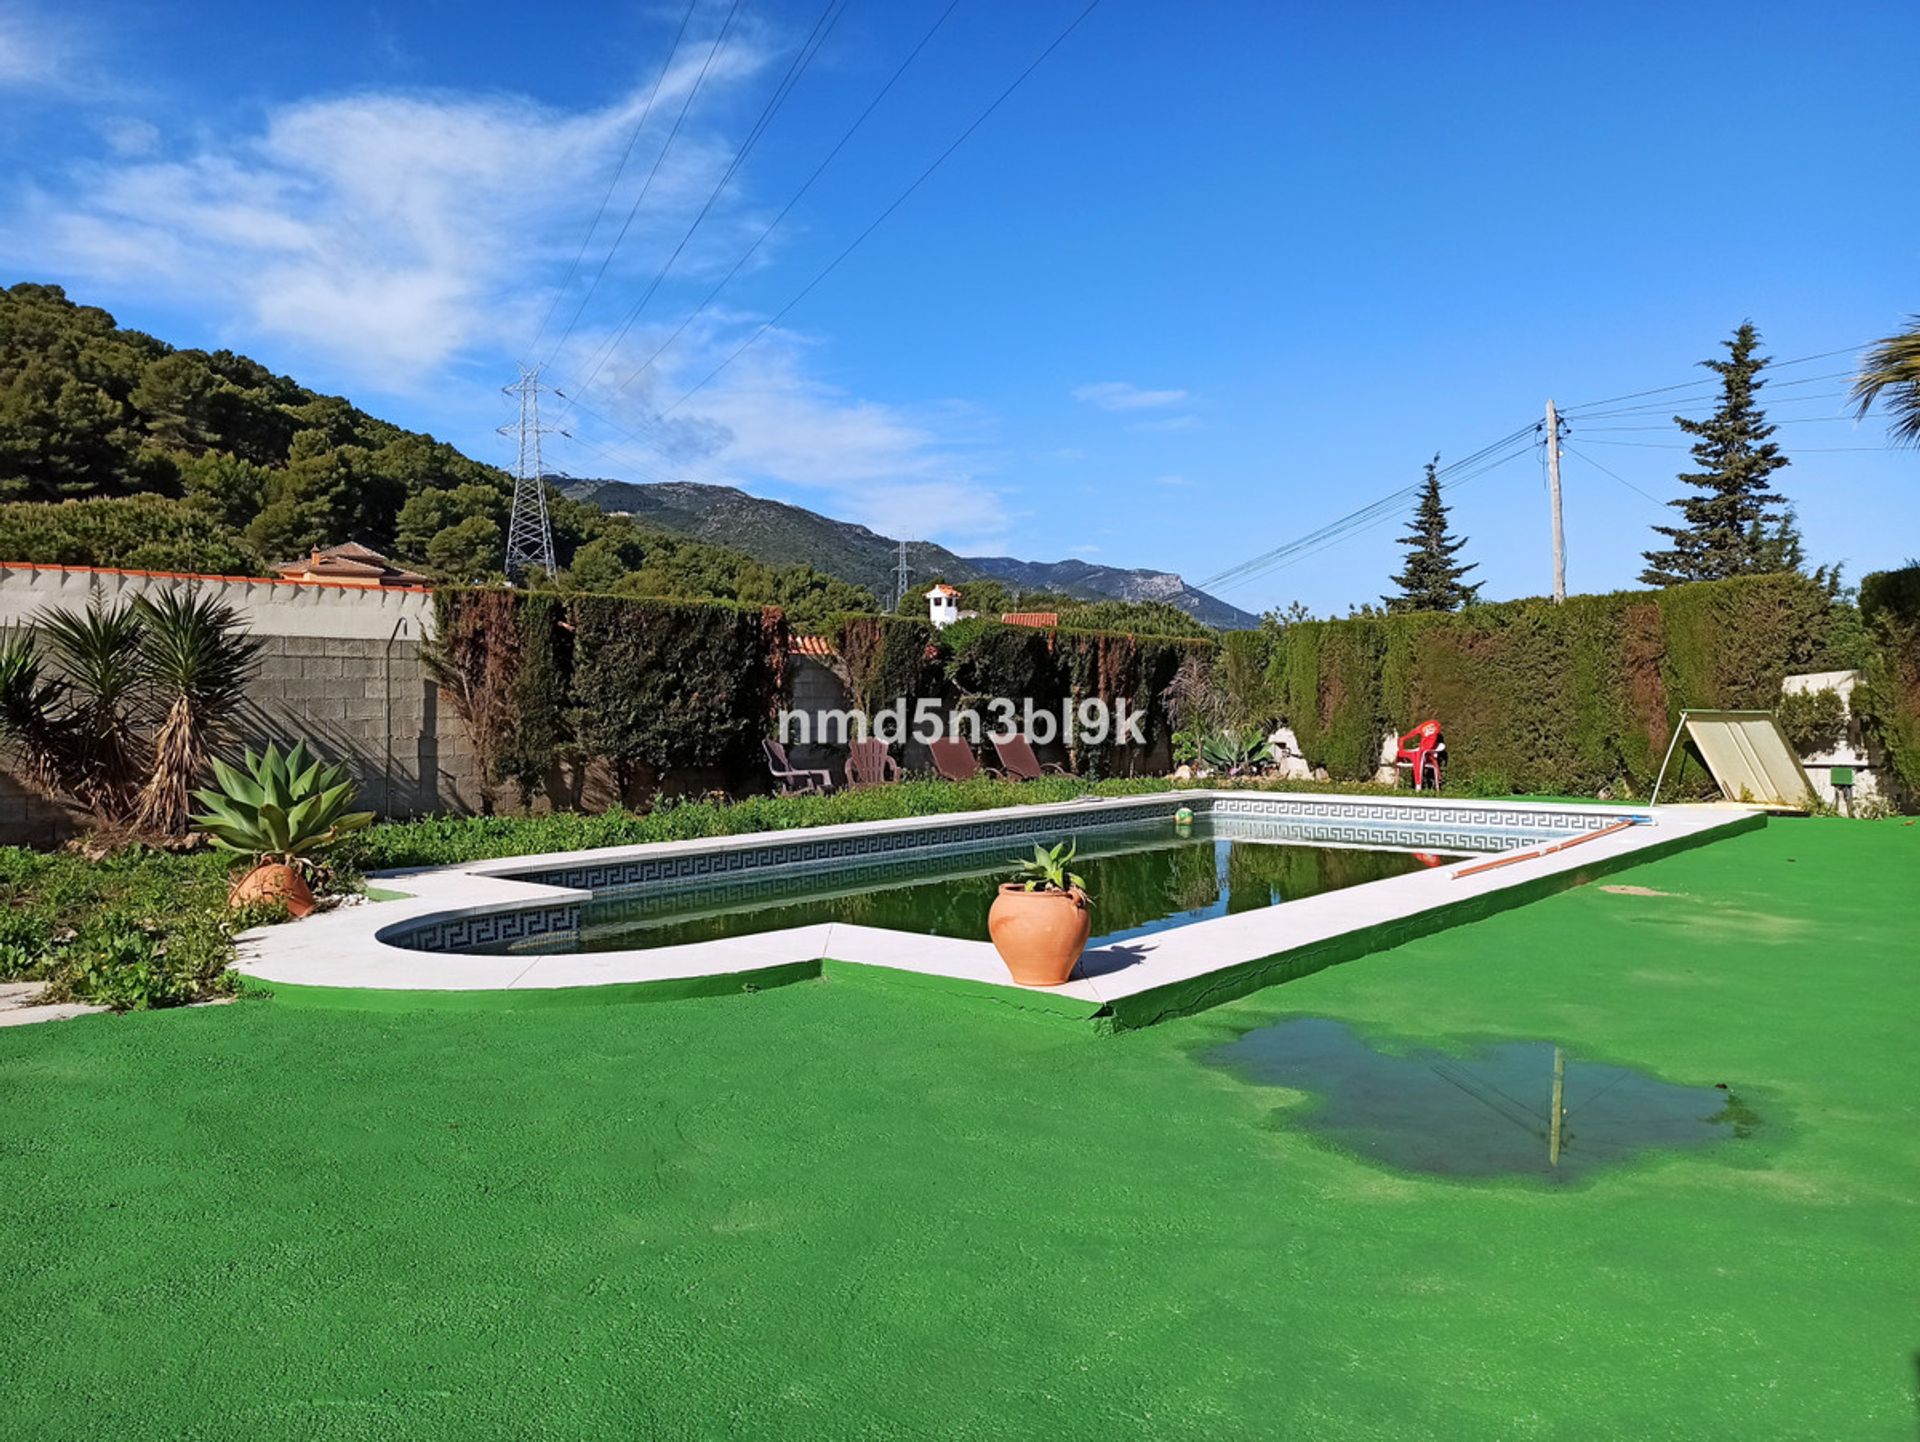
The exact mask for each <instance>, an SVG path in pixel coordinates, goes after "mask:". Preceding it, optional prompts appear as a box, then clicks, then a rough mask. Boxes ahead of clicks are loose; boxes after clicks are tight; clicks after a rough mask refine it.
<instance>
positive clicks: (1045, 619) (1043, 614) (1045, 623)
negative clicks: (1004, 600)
mask: <svg viewBox="0 0 1920 1442" xmlns="http://www.w3.org/2000/svg"><path fill="white" fill-rule="evenodd" d="M1000 619H1001V620H1002V621H1004V622H1005V623H1006V624H1007V625H1009V626H1039V627H1042V628H1046V627H1052V626H1058V625H1059V624H1060V613H1059V612H1058V611H1008V612H1007V613H1006V614H1005V615H1003V616H1002V617H1001V618H1000Z"/></svg>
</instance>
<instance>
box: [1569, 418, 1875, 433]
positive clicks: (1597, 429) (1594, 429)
mask: <svg viewBox="0 0 1920 1442" xmlns="http://www.w3.org/2000/svg"><path fill="white" fill-rule="evenodd" d="M1687 419H1689V420H1694V419H1704V417H1693V416H1689V417H1687ZM1842 422H1844V423H1845V424H1847V425H1858V424H1859V422H1858V421H1857V420H1855V419H1854V418H1853V417H1852V416H1769V417H1768V418H1767V422H1766V423H1767V424H1768V425H1770V426H1830V425H1835V424H1838V423H1842ZM1574 429H1575V430H1576V432H1577V433H1578V434H1580V435H1583V436H1584V435H1595V434H1601V433H1604V432H1607V431H1664V432H1666V433H1667V434H1669V435H1671V434H1672V433H1673V426H1672V425H1671V424H1669V425H1664V426H1654V425H1647V426H1577V427H1575V428H1574Z"/></svg>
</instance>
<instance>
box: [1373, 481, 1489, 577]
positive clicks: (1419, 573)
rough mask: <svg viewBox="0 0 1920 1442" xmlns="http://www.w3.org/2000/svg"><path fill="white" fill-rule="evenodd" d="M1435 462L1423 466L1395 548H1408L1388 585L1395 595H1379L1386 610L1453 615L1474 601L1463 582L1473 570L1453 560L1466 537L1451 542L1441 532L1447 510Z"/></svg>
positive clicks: (1450, 539) (1445, 526)
mask: <svg viewBox="0 0 1920 1442" xmlns="http://www.w3.org/2000/svg"><path fill="white" fill-rule="evenodd" d="M1439 465H1440V457H1438V456H1435V457H1434V458H1433V459H1432V460H1430V461H1428V462H1427V479H1426V484H1425V485H1423V486H1422V487H1421V488H1420V500H1419V503H1418V504H1417V505H1416V506H1415V507H1414V510H1413V521H1412V523H1411V524H1410V525H1409V526H1408V527H1407V534H1406V535H1404V536H1402V537H1400V538H1399V539H1400V544H1401V545H1403V546H1407V547H1410V548H1411V549H1410V550H1409V551H1408V554H1407V563H1406V565H1405V567H1403V568H1402V570H1401V572H1400V574H1399V575H1397V576H1395V577H1394V578H1393V584H1394V585H1396V586H1398V587H1399V588H1400V593H1399V594H1398V595H1397V596H1382V597H1381V598H1380V599H1381V600H1382V601H1384V602H1386V606H1387V610H1389V611H1395V612H1398V611H1457V610H1459V609H1460V608H1461V607H1462V606H1465V605H1468V604H1470V603H1471V602H1473V601H1475V600H1477V599H1478V598H1479V595H1480V586H1479V584H1478V583H1477V582H1476V583H1475V584H1473V585H1471V586H1469V585H1467V584H1466V582H1465V580H1464V579H1463V578H1464V577H1465V576H1466V574H1467V572H1469V571H1471V570H1472V569H1473V568H1474V567H1473V565H1472V564H1468V565H1465V566H1462V565H1460V564H1459V563H1458V562H1457V561H1455V560H1454V557H1455V556H1456V555H1458V554H1459V551H1460V548H1461V547H1462V546H1464V545H1466V543H1467V541H1466V537H1464V536H1462V537H1460V538H1459V539H1458V540H1456V539H1455V538H1454V537H1453V536H1451V535H1449V534H1448V532H1447V505H1446V502H1445V501H1443V500H1441V499H1440V475H1439V469H1438V468H1439Z"/></svg>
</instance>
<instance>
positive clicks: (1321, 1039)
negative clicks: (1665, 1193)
mask: <svg viewBox="0 0 1920 1442" xmlns="http://www.w3.org/2000/svg"><path fill="white" fill-rule="evenodd" d="M1553 1056H1554V1047H1553V1044H1552V1043H1551V1042H1502V1043H1499V1044H1497V1045H1494V1046H1490V1047H1487V1048H1485V1049H1483V1050H1481V1051H1478V1052H1474V1053H1471V1054H1467V1055H1456V1054H1453V1053H1449V1052H1442V1051H1436V1050H1421V1051H1410V1052H1405V1053H1392V1052H1383V1051H1377V1050H1375V1049H1374V1048H1373V1047H1371V1046H1369V1045H1368V1044H1367V1042H1366V1040H1365V1039H1364V1038H1363V1037H1361V1036H1360V1035H1359V1034H1358V1033H1357V1032H1355V1031H1354V1030H1353V1029H1352V1028H1351V1027H1348V1026H1346V1025H1345V1024H1344V1023H1341V1022H1337V1021H1332V1020H1329V1019H1327V1018H1324V1017H1297V1018H1294V1019H1292V1020H1289V1021H1284V1022H1281V1023H1279V1024H1278V1025H1276V1026H1267V1027H1261V1028H1259V1029H1258V1030H1256V1031H1250V1032H1248V1033H1247V1034H1246V1035H1244V1036H1242V1037H1240V1038H1239V1039H1238V1040H1236V1041H1233V1042H1229V1043H1228V1044H1227V1045H1225V1046H1220V1047H1215V1048H1214V1049H1212V1050H1211V1051H1209V1052H1207V1053H1206V1054H1205V1057H1204V1058H1203V1059H1204V1060H1205V1061H1206V1062H1207V1063H1208V1064H1209V1065H1213V1066H1220V1067H1225V1068H1227V1069H1228V1070H1231V1071H1233V1072H1235V1073H1236V1074H1238V1075H1239V1076H1241V1077H1243V1078H1245V1079H1246V1080H1248V1081H1251V1082H1256V1083H1259V1084H1262V1085H1266V1086H1284V1087H1292V1088H1294V1089H1296V1090H1299V1091H1304V1092H1307V1093H1309V1094H1310V1100H1309V1101H1308V1102H1307V1103H1305V1104H1304V1105H1302V1106H1300V1107H1298V1108H1290V1109H1288V1110H1287V1111H1286V1112H1285V1113H1284V1114H1283V1116H1282V1119H1281V1120H1282V1124H1283V1125H1285V1126H1289V1127H1299V1128H1302V1129H1304V1130H1306V1131H1309V1132H1312V1133H1313V1134H1315V1135H1316V1136H1320V1137H1323V1138H1325V1139H1326V1140H1327V1141H1330V1142H1333V1143H1335V1144H1337V1145H1339V1146H1341V1147H1344V1148H1346V1149H1347V1150H1349V1151H1352V1152H1357V1153H1358V1154H1359V1155H1361V1156H1363V1157H1366V1158H1367V1159H1368V1160H1370V1161H1374V1162H1378V1163H1380V1164H1381V1165H1382V1166H1389V1167H1395V1168H1398V1169H1401V1170H1403V1171H1416V1172H1431V1173H1435V1174H1437V1175H1440V1176H1450V1177H1502V1176H1523V1175H1526V1176H1539V1177H1542V1178H1545V1179H1548V1180H1552V1181H1562V1182H1564V1181H1570V1180H1573V1179H1575V1178H1578V1177H1580V1176H1583V1175H1585V1174H1586V1173H1588V1172H1590V1171H1593V1170H1595V1169H1596V1168H1601V1167H1605V1166H1607V1165H1609V1164H1611V1163H1616V1162H1622V1161H1627V1160H1630V1159H1632V1158H1634V1157H1636V1156H1638V1155H1640V1154H1641V1153H1643V1152H1645V1151H1648V1150H1650V1149H1654V1148H1664V1147H1701V1146H1711V1145H1713V1144H1714V1143H1717V1142H1721V1141H1725V1140H1727V1139H1729V1138H1732V1137H1744V1136H1747V1135H1749V1134H1750V1133H1751V1132H1752V1130H1753V1128H1754V1126H1755V1124H1756V1122H1757V1118H1756V1117H1755V1116H1754V1114H1753V1112H1752V1111H1751V1110H1750V1109H1749V1108H1748V1107H1747V1106H1746V1105H1745V1104H1744V1103H1742V1102H1741V1100H1740V1098H1739V1097H1738V1096H1737V1095H1736V1094H1735V1093H1734V1092H1732V1091H1730V1090H1725V1089H1722V1088H1720V1087H1718V1086H1705V1087H1688V1086H1676V1085H1675V1084H1674V1083H1672V1082H1665V1081H1661V1080H1660V1079H1659V1078H1657V1077H1654V1076H1650V1075H1648V1074H1647V1073H1645V1072H1642V1071H1635V1070H1633V1069H1632V1068H1630V1067H1620V1066H1608V1065H1605V1064H1603V1063H1600V1062H1589V1061H1582V1060H1580V1059H1579V1058H1578V1057H1573V1056H1569V1057H1567V1058H1566V1062H1565V1065H1566V1079H1565V1098H1564V1102H1563V1108H1564V1115H1563V1121H1562V1127H1561V1140H1560V1159H1559V1164H1558V1165H1557V1166H1556V1165H1554V1164H1553V1163H1552V1162H1551V1161H1550V1160H1549V1158H1548V1150H1549V1137H1548V1134H1549V1119H1550V1117H1551V1115H1552V1105H1553V1102H1552V1097H1553Z"/></svg>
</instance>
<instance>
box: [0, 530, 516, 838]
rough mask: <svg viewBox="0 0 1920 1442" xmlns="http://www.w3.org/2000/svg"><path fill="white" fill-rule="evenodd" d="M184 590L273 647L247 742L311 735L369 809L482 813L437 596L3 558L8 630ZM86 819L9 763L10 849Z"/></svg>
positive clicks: (252, 697)
mask: <svg viewBox="0 0 1920 1442" xmlns="http://www.w3.org/2000/svg"><path fill="white" fill-rule="evenodd" d="M181 587H194V588H198V589H201V590H211V591H214V592H216V593H217V594H218V595H219V597H220V599H221V600H222V601H224V602H226V603H227V604H229V605H231V606H233V607H234V608H235V609H236V610H237V611H238V612H239V613H240V616H241V618H242V620H243V622H244V623H245V624H246V626H247V629H248V631H249V633H250V634H251V635H253V636H255V637H256V638H257V639H259V640H260V642H261V643H262V644H261V648H260V668H259V672H258V674H257V675H256V677H255V679H254V681H253V684H252V685H251V686H250V687H249V688H248V690H247V695H246V699H245V701H244V703H243V704H242V706H241V708H240V710H239V712H238V714H236V715H235V716H233V717H232V718H230V719H231V721H232V724H233V727H234V731H235V735H236V737H237V740H238V742H239V744H241V745H251V746H254V747H256V748H257V747H260V746H264V745H265V744H266V743H267V742H269V741H273V742H277V743H280V744H282V745H285V744H287V743H288V742H291V741H294V740H300V739H304V740H305V741H306V742H307V744H308V746H309V748H310V749H312V750H313V751H314V752H316V753H317V754H319V755H321V756H324V757H325V758H326V759H327V760H329V761H338V762H342V763H344V764H345V765H346V766H347V768H348V770H349V771H350V772H351V774H352V775H353V777H354V779H355V780H356V781H357V782H358V783H359V786H360V797H361V800H362V803H363V804H364V805H366V806H367V807H369V808H371V809H373V810H377V811H379V812H381V813H383V814H385V815H389V816H415V815H422V814H426V813H429V812H435V811H462V810H469V809H472V808H473V807H474V806H475V805H477V802H478V797H479V787H478V784H477V783H478V780H479V776H478V769H477V767H476V766H475V765H474V758H473V750H472V747H471V745H470V744H469V743H468V742H467V739H466V736H465V734H464V733H463V731H462V729H461V727H460V724H459V720H458V718H457V717H455V716H453V715H452V714H451V712H450V710H449V709H448V708H446V707H445V706H443V705H442V704H441V698H440V695H439V691H438V688H437V687H435V686H434V684H433V682H432V680H431V679H430V678H429V676H428V674H427V669H426V664H425V662H424V660H423V659H422V657H421V653H420V647H421V642H422V641H423V640H425V639H426V638H427V636H428V635H429V633H430V630H431V627H432V623H433V599H432V596H431V595H430V594H429V593H428V592H427V591H425V590H422V589H418V588H407V589H398V588H396V589H378V590H376V589H370V588H360V587H350V586H325V585H321V586H314V585H294V584H290V583H287V582H283V581H266V580H253V579H241V578H232V577H183V576H167V575H159V574H154V573H149V572H138V571H106V570H90V569H85V568H80V567H59V566H30V565H22V564H17V563H0V633H11V632H14V631H17V630H19V629H21V628H22V627H24V626H27V625H29V624H30V623H31V621H32V620H33V618H34V617H35V616H36V615H37V614H39V613H40V612H43V611H45V610H48V609H49V608H53V607H64V608H68V609H83V608H85V607H86V606H87V605H88V604H89V602H90V600H91V599H92V598H93V597H95V596H98V597H99V598H100V599H101V600H102V601H103V602H104V603H107V604H112V603H114V602H116V601H120V600H123V599H126V598H129V597H131V596H135V595H139V594H143V593H149V592H152V591H155V590H157V589H172V588H181ZM83 823H84V818H83V817H79V816H76V815H75V814H73V813H72V812H71V811H70V810H69V809H67V808H65V807H62V806H59V805H58V804H56V803H53V802H49V801H47V800H45V799H43V798H41V797H40V796H38V795H36V794H35V793H34V792H33V791H32V789H31V788H29V787H27V786H26V785H24V784H23V783H22V781H21V780H20V779H19V778H18V777H15V776H11V775H9V774H7V773H6V771H5V770H4V768H3V767H0V844H14V845H20V844H30V845H47V844H50V843H52V842H55V841H58V840H60V839H62V838H63V837H64V836H66V835H69V834H71V833H73V832H74V831H76V830H78V829H79V828H80V826H81V825H82V824H83Z"/></svg>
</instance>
